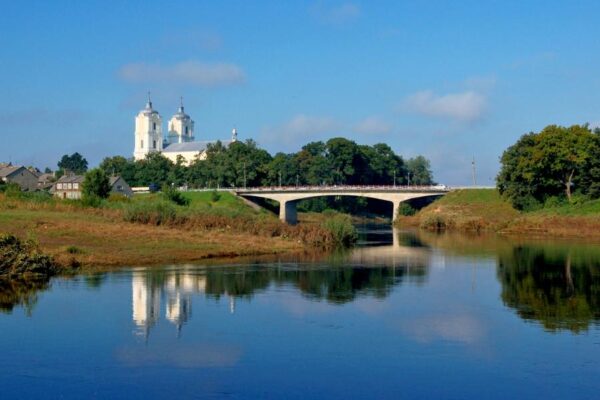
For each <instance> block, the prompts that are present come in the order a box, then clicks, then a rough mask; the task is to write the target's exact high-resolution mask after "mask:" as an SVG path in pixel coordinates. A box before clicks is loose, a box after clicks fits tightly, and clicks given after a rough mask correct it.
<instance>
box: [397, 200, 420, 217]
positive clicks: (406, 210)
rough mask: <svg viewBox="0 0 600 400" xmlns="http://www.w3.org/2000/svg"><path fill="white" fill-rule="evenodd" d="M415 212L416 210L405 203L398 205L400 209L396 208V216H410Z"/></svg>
mask: <svg viewBox="0 0 600 400" xmlns="http://www.w3.org/2000/svg"><path fill="white" fill-rule="evenodd" d="M416 212H417V210H415V209H414V208H413V207H412V206H411V205H410V204H408V203H406V202H402V203H400V207H398V215H404V216H410V215H415V213H416ZM394 217H396V216H394Z"/></svg>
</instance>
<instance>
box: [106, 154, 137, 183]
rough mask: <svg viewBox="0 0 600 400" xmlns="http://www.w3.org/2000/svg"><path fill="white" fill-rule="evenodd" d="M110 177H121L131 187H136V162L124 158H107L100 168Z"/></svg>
mask: <svg viewBox="0 0 600 400" xmlns="http://www.w3.org/2000/svg"><path fill="white" fill-rule="evenodd" d="M99 168H100V169H102V170H104V172H105V173H106V175H108V176H117V175H118V176H120V177H121V178H123V179H124V180H125V181H126V182H127V183H128V184H129V185H136V180H135V162H134V161H133V160H128V159H126V158H125V157H123V156H114V157H106V158H105V159H104V160H102V162H101V163H100V166H99Z"/></svg>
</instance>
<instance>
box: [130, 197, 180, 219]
mask: <svg viewBox="0 0 600 400" xmlns="http://www.w3.org/2000/svg"><path fill="white" fill-rule="evenodd" d="M123 219H124V220H125V221H127V222H138V223H142V224H152V225H165V224H170V223H175V222H183V221H184V220H185V219H184V218H183V217H178V216H177V209H176V208H175V206H173V205H172V204H171V203H169V202H166V201H152V202H139V203H131V204H128V205H127V207H126V208H125V213H124V214H123Z"/></svg>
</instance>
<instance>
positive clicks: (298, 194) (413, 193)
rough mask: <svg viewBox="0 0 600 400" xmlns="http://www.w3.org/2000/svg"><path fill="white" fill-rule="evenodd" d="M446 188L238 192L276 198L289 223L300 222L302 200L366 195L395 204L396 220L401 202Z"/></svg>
mask: <svg viewBox="0 0 600 400" xmlns="http://www.w3.org/2000/svg"><path fill="white" fill-rule="evenodd" d="M446 192H447V191H445V190H418V189H417V190H415V189H412V190H406V189H405V190H395V191H394V190H391V189H386V190H360V189H353V190H339V189H338V190H336V189H334V190H332V189H321V190H319V189H312V190H293V189H287V190H276V189H272V190H260V189H255V190H244V191H238V192H236V194H237V195H238V196H241V197H244V198H252V197H255V198H263V199H269V200H274V201H277V202H278V203H279V219H281V220H282V221H284V222H286V223H288V224H296V223H297V222H298V213H297V210H296V205H297V203H298V202H299V201H300V200H306V199H312V198H319V197H332V196H335V197H337V196H343V197H364V198H370V199H377V200H383V201H388V202H391V203H392V205H393V214H392V220H395V218H396V216H397V214H398V209H399V207H400V203H402V202H404V201H407V200H412V199H416V198H423V197H434V196H435V197H438V196H443V195H444V194H446Z"/></svg>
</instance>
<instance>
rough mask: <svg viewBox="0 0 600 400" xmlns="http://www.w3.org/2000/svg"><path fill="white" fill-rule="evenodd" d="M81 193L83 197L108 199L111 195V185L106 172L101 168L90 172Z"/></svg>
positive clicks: (86, 176) (86, 175)
mask: <svg viewBox="0 0 600 400" xmlns="http://www.w3.org/2000/svg"><path fill="white" fill-rule="evenodd" d="M81 192H82V195H83V197H88V198H91V197H98V198H101V199H105V198H107V197H108V194H109V193H110V183H109V180H108V176H107V175H106V173H105V172H104V170H102V169H100V168H94V169H91V170H89V171H88V172H87V173H86V174H85V178H84V180H83V183H82V185H81Z"/></svg>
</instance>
